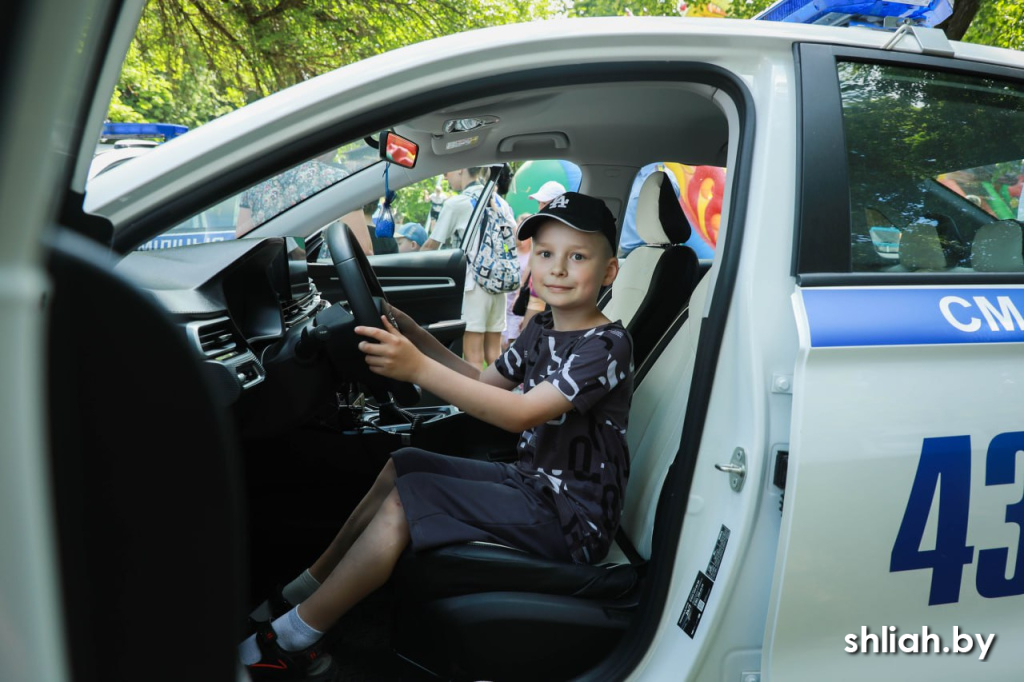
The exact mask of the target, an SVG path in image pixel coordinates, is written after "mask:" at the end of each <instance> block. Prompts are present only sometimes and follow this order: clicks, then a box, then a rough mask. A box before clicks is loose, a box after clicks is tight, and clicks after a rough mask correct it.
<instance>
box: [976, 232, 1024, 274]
mask: <svg viewBox="0 0 1024 682" xmlns="http://www.w3.org/2000/svg"><path fill="white" fill-rule="evenodd" d="M1022 241H1024V240H1022V238H1021V225H1020V223H1018V222H1017V221H1016V220H998V221H996V222H994V223H988V224H987V225H982V226H981V227H979V228H978V231H977V232H976V233H975V235H974V243H973V244H972V245H971V267H973V268H974V269H975V271H977V272H1021V271H1022V270H1024V255H1021V251H1022Z"/></svg>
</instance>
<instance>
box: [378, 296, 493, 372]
mask: <svg viewBox="0 0 1024 682" xmlns="http://www.w3.org/2000/svg"><path fill="white" fill-rule="evenodd" d="M391 312H392V314H394V316H395V319H396V320H397V321H398V326H399V328H400V329H401V331H400V332H399V333H400V334H403V335H404V336H405V337H406V338H407V339H409V340H410V341H411V342H412V343H413V345H414V346H416V348H417V349H418V350H419V351H420V352H421V353H423V354H424V355H426V356H427V357H428V358H430V359H432V360H435V361H437V362H439V363H441V364H442V365H444V366H445V367H447V368H448V369H450V370H452V371H455V372H458V373H459V374H462V375H465V376H467V377H469V378H470V379H477V380H481V381H482V380H483V377H482V376H481V372H480V370H479V369H478V368H477V367H475V366H474V365H471V364H470V363H468V362H466V361H465V360H463V359H462V358H460V357H459V356H458V355H456V354H455V353H453V352H451V351H450V350H449V349H448V347H447V346H445V345H444V344H443V343H441V342H440V341H438V340H437V339H436V338H434V335H433V334H431V333H430V332H428V331H427V330H426V329H424V328H423V327H421V326H419V324H417V323H416V320H414V319H412V318H411V317H409V315H407V314H406V313H404V312H402V311H401V310H399V309H398V308H396V307H394V306H391ZM495 374H497V372H495ZM498 376H501V375H500V374H499V375H498ZM510 388H511V387H510ZM428 390H429V389H428Z"/></svg>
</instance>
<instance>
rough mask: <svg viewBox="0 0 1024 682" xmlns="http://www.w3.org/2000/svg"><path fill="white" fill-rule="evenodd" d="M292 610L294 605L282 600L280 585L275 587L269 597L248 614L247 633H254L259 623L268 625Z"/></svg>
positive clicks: (282, 594)
mask: <svg viewBox="0 0 1024 682" xmlns="http://www.w3.org/2000/svg"><path fill="white" fill-rule="evenodd" d="M293 608H295V604H292V603H291V602H289V601H288V600H287V599H285V598H284V593H283V592H282V587H281V586H280V585H277V586H275V587H274V589H273V590H272V591H271V593H270V596H268V597H267V598H266V599H265V600H264V601H263V603H262V604H260V605H259V606H257V607H256V608H255V609H253V610H252V612H251V613H249V632H250V633H252V632H256V628H257V627H258V626H259V624H260V623H270V622H272V621H274V620H276V619H277V618H280V617H281V616H283V615H284V614H286V613H288V612H289V611H291V610H292V609H293Z"/></svg>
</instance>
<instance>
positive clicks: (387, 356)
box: [355, 308, 426, 383]
mask: <svg viewBox="0 0 1024 682" xmlns="http://www.w3.org/2000/svg"><path fill="white" fill-rule="evenodd" d="M392 312H393V313H394V314H395V317H396V318H397V319H398V323H399V325H404V323H405V321H406V320H408V321H409V323H410V324H415V323H414V322H412V318H410V317H409V316H408V315H406V314H405V313H403V312H401V311H399V310H397V309H395V308H392ZM380 319H381V321H382V322H383V324H384V329H378V328H376V327H364V326H358V327H356V328H355V332H356V334H359V335H360V336H365V337H366V338H367V339H372V340H367V341H360V342H359V350H360V351H362V352H363V353H365V354H366V364H367V365H368V366H369V368H370V371H371V372H373V373H374V374H380V375H382V376H385V377H388V378H389V379H397V380H399V381H408V382H410V383H417V382H416V379H415V377H416V374H417V373H418V372H419V370H420V368H421V367H422V363H423V362H424V361H425V360H426V356H424V355H423V354H422V353H421V352H420V351H419V350H418V349H417V348H416V346H414V345H413V343H412V342H411V341H409V339H407V338H406V337H405V336H403V335H402V333H401V332H399V331H398V330H397V329H395V327H394V325H392V324H391V322H390V321H389V320H388V319H387V317H386V316H384V315H382V316H381V318H380Z"/></svg>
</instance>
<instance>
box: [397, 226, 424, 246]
mask: <svg viewBox="0 0 1024 682" xmlns="http://www.w3.org/2000/svg"><path fill="white" fill-rule="evenodd" d="M395 241H397V242H398V253H408V252H410V251H419V250H420V247H421V246H423V243H424V242H425V241H427V231H426V230H424V229H423V226H422V225H420V224H419V223H402V224H401V225H399V226H397V227H396V228H395Z"/></svg>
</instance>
